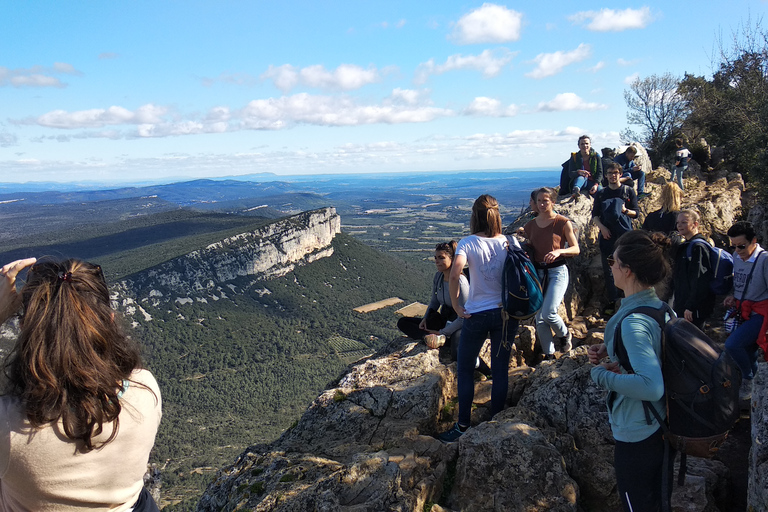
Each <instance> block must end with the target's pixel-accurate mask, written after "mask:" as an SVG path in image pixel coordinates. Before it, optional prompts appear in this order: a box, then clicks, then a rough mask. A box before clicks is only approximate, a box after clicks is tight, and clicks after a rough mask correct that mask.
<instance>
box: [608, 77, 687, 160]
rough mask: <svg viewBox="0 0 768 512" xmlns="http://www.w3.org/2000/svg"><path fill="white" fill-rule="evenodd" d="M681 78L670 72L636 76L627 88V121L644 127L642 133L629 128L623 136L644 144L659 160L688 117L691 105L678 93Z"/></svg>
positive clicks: (625, 94) (625, 92)
mask: <svg viewBox="0 0 768 512" xmlns="http://www.w3.org/2000/svg"><path fill="white" fill-rule="evenodd" d="M679 84H680V80H679V79H678V78H676V77H674V76H672V75H671V74H670V73H666V74H664V75H661V76H660V75H651V76H649V77H646V78H643V79H640V78H636V79H635V81H634V82H632V83H631V84H630V86H629V90H626V91H624V101H626V102H627V108H628V111H627V122H628V123H629V124H630V125H639V126H640V127H641V129H640V132H639V134H638V133H636V132H634V131H632V130H630V129H627V130H625V131H624V132H622V138H624V139H629V138H633V139H636V140H638V141H639V142H641V143H643V144H644V145H645V146H646V147H647V148H648V150H649V152H650V153H651V156H652V157H655V158H654V159H655V160H656V163H658V162H659V161H660V160H661V159H662V156H663V154H664V149H665V143H668V142H669V139H670V137H671V136H672V134H673V133H674V131H675V129H676V128H678V127H679V126H680V124H681V123H682V120H683V119H684V118H685V115H686V110H687V104H686V101H685V98H683V97H682V96H681V95H680V94H678V92H677V87H678V85H679Z"/></svg>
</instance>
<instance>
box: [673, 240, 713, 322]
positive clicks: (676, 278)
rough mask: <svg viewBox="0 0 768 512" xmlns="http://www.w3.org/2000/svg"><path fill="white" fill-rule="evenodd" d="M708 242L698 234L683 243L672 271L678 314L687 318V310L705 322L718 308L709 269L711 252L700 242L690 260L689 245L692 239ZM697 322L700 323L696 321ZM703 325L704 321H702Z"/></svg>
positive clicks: (695, 246)
mask: <svg viewBox="0 0 768 512" xmlns="http://www.w3.org/2000/svg"><path fill="white" fill-rule="evenodd" d="M696 239H701V240H706V239H705V238H704V237H703V236H701V235H696V236H694V237H693V238H691V240H687V241H685V242H684V243H682V244H680V246H679V247H678V249H677V253H676V255H675V267H674V270H673V272H672V286H673V287H674V293H675V295H674V296H675V303H674V304H675V307H674V308H673V309H674V310H675V313H677V316H683V313H684V312H685V310H686V309H688V310H690V311H692V312H693V313H694V320H697V319H700V320H701V321H703V320H705V319H706V318H707V317H709V316H710V315H712V311H713V310H714V308H715V294H714V293H713V292H712V290H710V288H709V282H710V281H711V279H712V270H711V269H710V267H709V250H708V249H707V248H706V247H705V246H704V244H701V243H697V244H695V245H694V247H693V250H692V251H691V259H690V260H688V256H687V253H688V246H689V245H690V244H691V241H692V240H696ZM694 323H696V322H694ZM699 323H700V322H699Z"/></svg>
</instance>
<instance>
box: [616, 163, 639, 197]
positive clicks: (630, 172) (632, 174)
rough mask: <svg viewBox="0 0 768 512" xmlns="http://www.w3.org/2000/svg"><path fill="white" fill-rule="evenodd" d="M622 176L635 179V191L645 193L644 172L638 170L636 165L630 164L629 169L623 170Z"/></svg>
mask: <svg viewBox="0 0 768 512" xmlns="http://www.w3.org/2000/svg"><path fill="white" fill-rule="evenodd" d="M621 177H622V178H632V179H633V180H635V181H637V193H638V194H644V193H645V172H644V171H642V170H640V169H639V168H638V167H637V166H630V167H629V169H625V170H624V174H622V175H621Z"/></svg>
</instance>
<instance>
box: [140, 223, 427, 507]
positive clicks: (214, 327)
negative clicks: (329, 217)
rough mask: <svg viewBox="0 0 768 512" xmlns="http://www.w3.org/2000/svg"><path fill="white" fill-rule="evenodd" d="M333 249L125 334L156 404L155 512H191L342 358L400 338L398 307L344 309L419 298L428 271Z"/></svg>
mask: <svg viewBox="0 0 768 512" xmlns="http://www.w3.org/2000/svg"><path fill="white" fill-rule="evenodd" d="M333 248H334V254H333V255H332V256H330V257H327V258H323V259H321V260H318V261H316V262H314V263H312V264H310V265H306V266H303V267H298V268H296V269H295V271H293V272H291V273H290V274H288V275H286V276H283V277H281V278H278V279H273V280H268V281H255V280H253V278H252V277H243V278H239V279H237V280H234V281H232V282H228V283H226V285H227V288H228V290H230V291H231V292H230V291H228V292H227V293H226V294H225V297H223V298H220V299H219V300H215V301H214V300H208V301H207V302H202V301H199V300H196V301H184V300H183V301H175V302H163V303H161V304H159V305H158V306H157V307H152V306H151V305H147V304H142V308H143V309H144V310H145V311H146V313H147V315H146V316H144V319H143V320H140V321H139V323H140V325H139V326H138V327H137V328H136V329H135V330H134V331H133V332H134V335H135V336H137V337H139V338H140V339H141V341H142V343H143V344H144V346H145V353H146V364H147V366H148V367H149V368H150V369H151V370H152V371H153V372H154V374H155V375H156V376H157V379H158V381H159V383H160V387H161V389H162V392H163V400H164V407H163V409H164V417H163V422H162V425H161V428H160V433H159V436H158V439H157V442H156V448H155V452H154V455H153V461H155V462H157V463H158V465H159V466H160V467H162V468H163V470H162V478H163V499H164V502H166V503H169V502H170V503H177V502H180V503H178V505H176V506H173V507H171V508H168V510H190V509H191V508H192V507H193V505H194V503H195V502H196V499H197V497H198V496H199V493H200V492H202V490H203V489H204V487H205V485H206V484H207V482H208V480H209V478H210V477H211V476H212V475H213V473H214V472H215V469H214V468H218V467H221V466H222V465H223V464H225V463H228V462H231V460H232V459H233V457H235V456H236V455H237V454H238V453H240V452H241V451H242V450H243V449H244V448H245V447H246V446H248V445H250V444H253V443H256V442H261V441H271V440H272V439H274V438H276V437H277V436H278V435H279V434H280V432H282V431H283V430H284V429H285V428H287V427H289V426H290V425H291V423H293V422H294V421H296V420H297V419H298V417H299V416H300V415H301V413H302V412H303V411H304V410H305V408H306V406H307V405H308V404H309V402H310V401H311V400H312V399H313V398H314V397H315V396H316V395H317V393H318V392H319V391H320V390H322V389H323V388H324V387H325V386H326V385H327V384H328V383H329V382H330V381H332V380H334V379H336V378H337V377H338V376H339V375H340V373H341V372H342V371H343V370H344V369H345V367H346V365H347V364H348V363H349V362H350V361H351V360H353V359H357V358H359V357H360V356H361V355H362V354H365V353H370V352H372V351H374V350H375V349H376V348H378V347H379V346H380V345H381V344H382V343H385V342H387V341H389V340H390V339H392V338H393V337H395V336H399V333H398V332H397V330H396V328H395V324H396V316H395V315H394V313H393V312H394V310H395V309H396V308H394V307H390V308H386V309H384V310H381V311H375V312H372V313H368V314H360V313H356V312H354V311H352V309H353V308H354V307H356V306H359V305H362V304H365V303H368V302H373V301H376V300H380V299H384V298H387V297H392V296H397V297H400V298H402V299H404V300H405V301H406V302H410V301H413V300H421V301H425V300H427V299H428V297H429V288H430V282H431V273H430V272H428V271H425V268H428V267H424V266H419V267H418V268H414V267H411V266H409V265H408V264H406V263H403V262H400V261H398V260H396V259H394V258H392V257H391V256H389V255H386V254H383V253H380V252H378V251H375V250H373V249H371V248H370V247H368V246H366V245H364V244H362V243H361V242H359V241H357V240H355V239H354V238H352V237H350V236H348V235H344V234H340V235H337V236H336V238H335V239H334V242H333ZM136 316H140V315H136ZM134 317H135V316H134ZM150 317H151V319H149V318H150ZM201 468H202V469H201Z"/></svg>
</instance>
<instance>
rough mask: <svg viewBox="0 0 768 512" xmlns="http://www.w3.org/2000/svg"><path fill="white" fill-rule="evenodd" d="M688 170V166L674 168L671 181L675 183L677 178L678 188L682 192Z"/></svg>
mask: <svg viewBox="0 0 768 512" xmlns="http://www.w3.org/2000/svg"><path fill="white" fill-rule="evenodd" d="M687 170H688V166H687V165H684V166H683V167H677V166H674V167H672V177H671V178H670V181H675V178H677V186H679V187H680V190H683V173H684V172H685V171H687Z"/></svg>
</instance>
